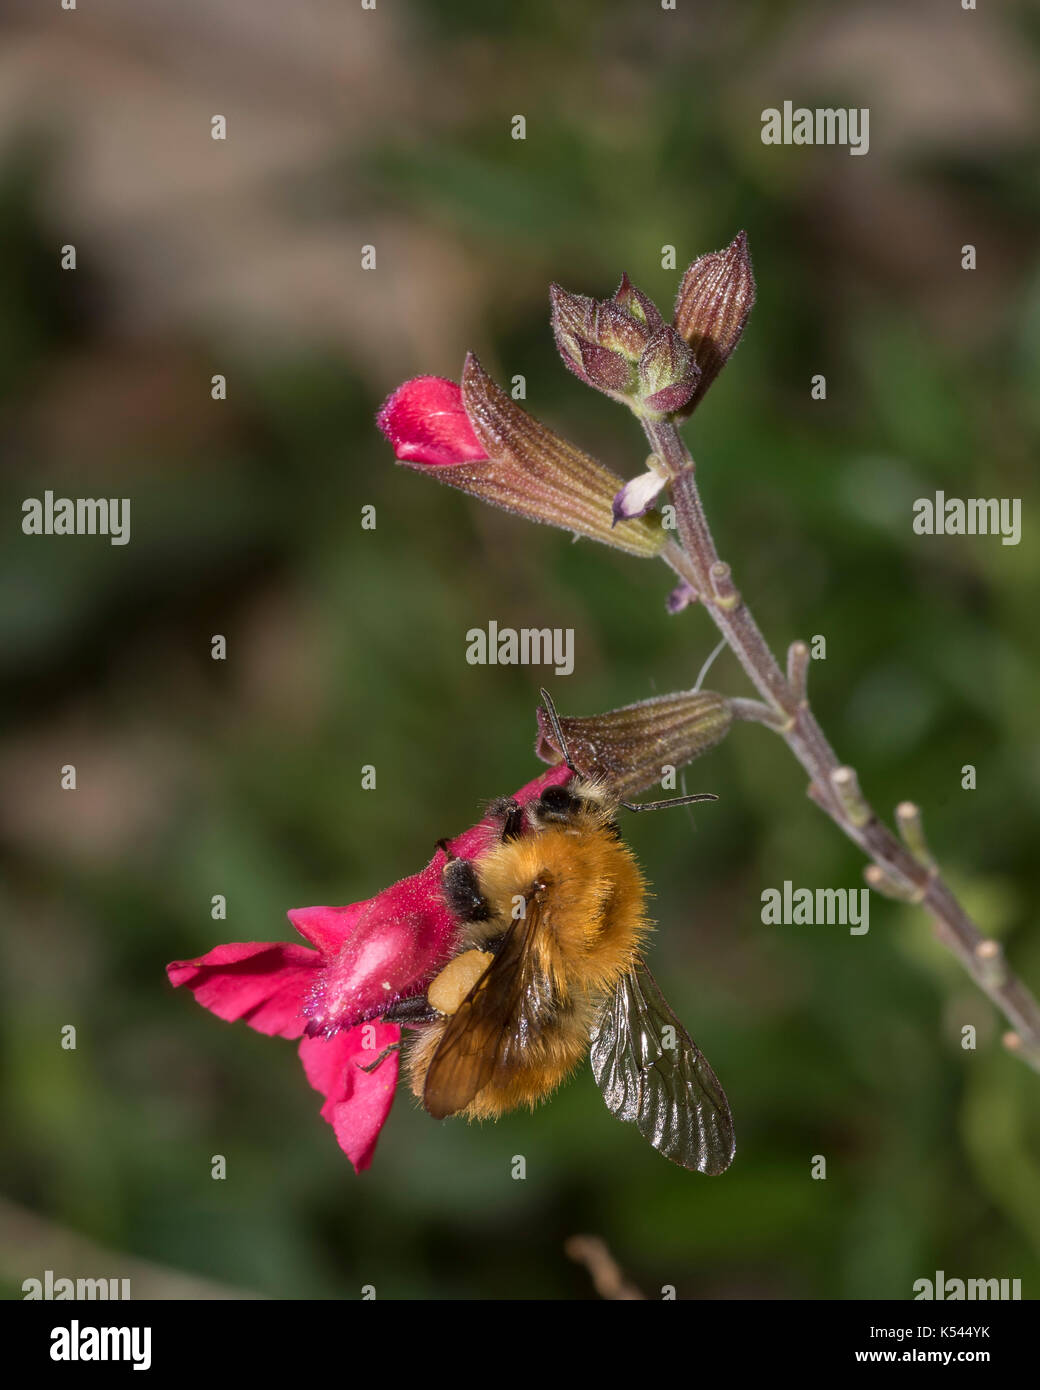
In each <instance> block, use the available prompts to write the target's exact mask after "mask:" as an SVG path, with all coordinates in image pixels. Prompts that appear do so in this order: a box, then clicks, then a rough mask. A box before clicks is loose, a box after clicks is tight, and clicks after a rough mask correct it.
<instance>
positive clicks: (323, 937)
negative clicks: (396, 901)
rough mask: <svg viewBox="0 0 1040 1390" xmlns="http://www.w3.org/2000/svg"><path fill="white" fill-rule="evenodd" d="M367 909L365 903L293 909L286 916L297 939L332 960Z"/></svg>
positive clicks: (366, 903)
mask: <svg viewBox="0 0 1040 1390" xmlns="http://www.w3.org/2000/svg"><path fill="white" fill-rule="evenodd" d="M371 901H372V900H371V899H369V902H371ZM366 907H368V902H363V903H348V904H347V905H346V907H294V908H293V909H292V911H291V912H289V913H288V914H287V916H288V918H289V921H290V922H291V923H292V924H293V926H294V927H295V928H296V930H297V931H298V932H299V933H300V935H301V936H303V937H306V939H307V940H308V941H309V942H310V943H311V945H312V946H314V947H315V948H316V949H317V950H319V951H320V952H321V954H322V955H323V956H334V955H335V954H336V952H337V951H338V950H339V949H340V948H341V947H342V945H343V943H344V942H345V941H346V939H347V937H348V936H349V935H350V934H351V932H352V931H353V930H354V927H355V925H356V924H357V919H358V917H360V915H361V914H362V912H364V910H365V908H366Z"/></svg>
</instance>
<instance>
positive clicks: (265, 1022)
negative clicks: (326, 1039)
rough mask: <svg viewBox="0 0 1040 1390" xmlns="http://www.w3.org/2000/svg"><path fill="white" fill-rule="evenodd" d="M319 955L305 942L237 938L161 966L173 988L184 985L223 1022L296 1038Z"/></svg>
mask: <svg viewBox="0 0 1040 1390" xmlns="http://www.w3.org/2000/svg"><path fill="white" fill-rule="evenodd" d="M320 965H321V956H320V955H319V954H318V952H317V951H312V950H310V949H309V947H307V946H294V945H286V944H284V943H282V942H279V941H275V942H270V941H239V942H231V943H230V944H228V945H225V946H215V947H214V948H213V950H212V951H209V952H207V954H206V955H204V956H199V957H197V958H196V959H195V960H178V961H174V962H173V963H172V964H171V965H168V966H167V967H166V972H167V974H168V975H169V977H170V982H171V984H173V985H174V986H175V987H176V986H178V985H187V986H188V988H189V989H190V990H191V992H192V993H193V994H194V996H195V998H196V999H197V1000H198V1001H199V1003H200V1004H201V1005H202V1006H203V1007H204V1008H206V1009H209V1010H210V1012H211V1013H215V1014H216V1015H217V1017H218V1018H223V1019H225V1020H226V1021H227V1022H228V1023H235V1022H238V1021H239V1020H241V1021H242V1022H244V1023H248V1024H249V1026H250V1028H255V1029H256V1031H257V1032H258V1033H267V1034H268V1035H269V1036H270V1035H277V1036H278V1037H281V1038H298V1037H299V1036H300V1035H301V1033H302V1032H303V1027H304V1023H305V1022H306V1020H305V1018H304V1017H303V1015H302V1009H303V1004H304V1000H305V999H306V997H307V994H308V992H309V990H310V989H311V986H312V985H313V983H314V980H315V978H316V976H317V972H318V969H319V967H320Z"/></svg>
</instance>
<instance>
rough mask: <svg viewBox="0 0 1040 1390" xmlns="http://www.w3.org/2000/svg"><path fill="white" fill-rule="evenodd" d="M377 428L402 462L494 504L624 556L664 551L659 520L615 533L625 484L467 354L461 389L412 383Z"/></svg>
mask: <svg viewBox="0 0 1040 1390" xmlns="http://www.w3.org/2000/svg"><path fill="white" fill-rule="evenodd" d="M619 360H620V359H619ZM626 370H629V369H628V367H627V364H626ZM378 424H379V427H380V429H381V430H382V431H383V433H384V434H385V435H386V436H387V438H388V439H389V440H390V442H391V444H393V446H394V453H395V454H396V456H397V458H398V460H399V461H400V462H401V463H404V464H407V465H408V466H409V467H410V468H416V469H418V470H420V471H422V472H424V473H428V474H429V475H430V476H431V477H433V478H436V479H437V481H438V482H441V483H447V484H448V485H449V486H450V487H455V488H458V489H459V490H460V491H462V492H468V493H469V494H470V495H471V496H474V497H479V498H481V499H482V500H483V501H485V502H490V503H492V504H493V505H494V506H497V507H504V508H505V509H506V510H507V511H511V512H516V513H517V514H518V515H520V516H525V517H527V518H528V519H529V520H531V521H542V522H546V523H548V524H549V525H551V526H560V527H562V528H564V529H565V530H568V531H573V532H574V533H575V534H576V535H582V536H589V537H591V538H592V539H593V540H598V541H603V542H605V543H606V544H607V545H613V546H615V547H616V548H617V549H619V550H625V551H628V553H629V554H631V555H643V556H647V555H655V554H656V553H657V551H658V550H660V548H661V546H662V545H663V544H664V541H665V535H664V532H663V530H662V528H661V525H660V521H659V520H658V519H657V518H638V519H635V520H632V521H625V522H623V523H622V524H620V525H617V526H613V515H612V505H613V500H614V497H615V495H616V494H617V492H618V491H619V489H620V488H621V487H622V486H623V482H622V479H621V478H619V477H618V476H617V475H616V474H614V473H611V472H610V470H609V469H607V468H604V467H603V465H602V464H600V463H597V462H596V460H595V459H593V458H590V457H589V455H588V454H586V453H583V452H582V450H580V449H577V448H575V446H574V445H573V444H568V443H567V441H566V440H564V439H561V438H560V436H559V435H557V434H554V433H553V432H552V430H550V429H547V428H546V426H545V425H543V424H541V423H540V422H539V421H538V420H536V419H535V418H534V417H533V416H531V415H529V414H528V413H527V411H526V410H523V409H522V408H521V407H520V406H519V405H517V404H516V402H515V401H514V400H512V399H511V398H510V397H509V396H508V395H507V394H506V393H505V392H504V391H502V390H500V389H499V387H497V386H496V385H495V383H494V382H493V381H492V380H491V378H490V377H489V376H488V375H487V373H486V372H485V371H484V369H483V368H482V367H481V365H480V363H479V362H478V361H477V359H476V358H475V357H473V356H472V354H471V355H470V356H468V357H467V358H466V364H465V367H464V368H463V373H462V386H461V388H460V387H458V386H456V385H455V383H454V382H451V381H445V380H443V379H442V378H440V377H416V378H415V379H414V380H412V381H407V382H405V384H404V385H403V386H400V387H398V389H397V390H396V391H395V392H394V393H393V395H392V396H391V397H390V399H389V400H388V401H387V402H386V404H385V405H384V406H383V408H382V410H380V412H379V415H378Z"/></svg>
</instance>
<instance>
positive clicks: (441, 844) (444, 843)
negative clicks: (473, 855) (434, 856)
mask: <svg viewBox="0 0 1040 1390" xmlns="http://www.w3.org/2000/svg"><path fill="white" fill-rule="evenodd" d="M449 839H450V837H449V836H448V835H445V836H444V838H443V839H440V840H438V841H437V843H436V844H435V845H434V849H442V850H443V851H444V855H445V858H446V859H447V861H448V863H449V864H450V863H451V862H452V860H453V859H456V858H457V857H458V856H457V855H454V854H452V852H451V850H450V849H449V848H448V841H449Z"/></svg>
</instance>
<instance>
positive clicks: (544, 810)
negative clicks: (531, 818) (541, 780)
mask: <svg viewBox="0 0 1040 1390" xmlns="http://www.w3.org/2000/svg"><path fill="white" fill-rule="evenodd" d="M580 805H581V802H580V800H579V799H578V798H577V797H576V796H573V795H572V794H571V793H570V792H569V791H568V790H567V788H566V787H546V789H545V791H544V792H542V794H541V796H540V797H539V799H538V810H539V811H540V812H541V814H542V815H543V816H545V817H546V818H547V819H550V820H568V819H570V817H571V816H573V815H574V814H575V812H576V811H577V810H578V807H579V806H580Z"/></svg>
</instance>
